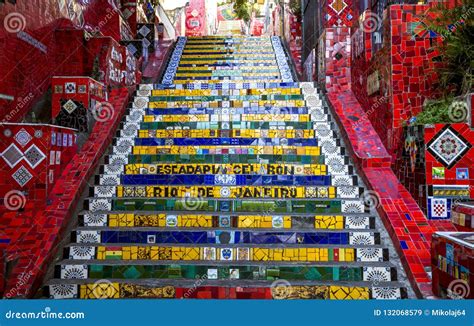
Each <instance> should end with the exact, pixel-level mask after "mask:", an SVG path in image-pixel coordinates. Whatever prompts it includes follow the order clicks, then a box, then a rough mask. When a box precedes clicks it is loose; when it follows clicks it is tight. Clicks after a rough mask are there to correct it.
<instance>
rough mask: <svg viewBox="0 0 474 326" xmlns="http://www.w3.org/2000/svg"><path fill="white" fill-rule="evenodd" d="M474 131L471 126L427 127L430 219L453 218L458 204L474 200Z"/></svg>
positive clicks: (428, 209) (428, 207) (427, 175)
mask: <svg viewBox="0 0 474 326" xmlns="http://www.w3.org/2000/svg"><path fill="white" fill-rule="evenodd" d="M473 143H474V131H473V130H472V129H470V128H469V125H468V124H465V123H457V124H450V125H444V124H436V125H434V126H432V127H426V128H425V144H426V148H425V160H426V163H425V168H426V170H425V174H426V185H427V216H428V218H431V219H450V218H451V207H452V206H453V205H454V204H455V203H456V202H461V201H466V200H469V199H473V198H474V175H473V173H474V169H473V167H474V150H473V149H472V144H473Z"/></svg>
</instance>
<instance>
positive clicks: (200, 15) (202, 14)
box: [185, 0, 207, 36]
mask: <svg viewBox="0 0 474 326" xmlns="http://www.w3.org/2000/svg"><path fill="white" fill-rule="evenodd" d="M185 17H186V18H185V25H186V36H204V35H205V34H206V33H207V26H206V1H205V0H191V1H190V2H189V6H187V7H186V13H185Z"/></svg>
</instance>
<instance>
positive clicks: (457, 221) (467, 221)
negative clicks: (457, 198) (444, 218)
mask: <svg viewBox="0 0 474 326" xmlns="http://www.w3.org/2000/svg"><path fill="white" fill-rule="evenodd" d="M451 221H452V222H453V224H454V225H455V226H456V229H458V230H459V231H470V232H473V231H474V203H473V202H459V203H457V204H455V205H454V206H453V208H452V210H451Z"/></svg>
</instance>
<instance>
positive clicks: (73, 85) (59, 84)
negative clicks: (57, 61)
mask: <svg viewBox="0 0 474 326" xmlns="http://www.w3.org/2000/svg"><path fill="white" fill-rule="evenodd" d="M51 85H52V90H53V99H52V116H51V118H53V119H56V122H57V124H58V125H60V126H64V127H69V128H75V129H77V130H80V129H83V128H87V125H88V124H87V120H88V115H87V113H88V111H89V110H92V109H93V107H92V106H91V105H92V103H95V102H96V101H97V102H101V101H105V100H106V98H107V94H106V90H105V86H104V85H103V84H101V83H99V82H97V81H95V80H94V79H92V78H89V77H54V78H53V79H52V82H51ZM89 112H90V111H89ZM80 131H86V130H80Z"/></svg>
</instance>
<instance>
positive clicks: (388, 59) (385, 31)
mask: <svg viewBox="0 0 474 326" xmlns="http://www.w3.org/2000/svg"><path fill="white" fill-rule="evenodd" d="M377 8H378V7H377ZM428 8H429V6H427V5H391V6H389V7H388V9H385V11H383V12H382V11H380V10H378V9H377V10H376V11H375V12H371V11H370V10H367V11H365V12H364V13H363V15H361V19H359V20H355V28H354V30H353V32H352V41H353V42H352V45H351V46H352V60H353V61H352V81H353V83H352V89H353V91H354V94H355V95H356V96H357V99H358V100H359V102H360V103H361V104H362V105H363V107H364V108H365V110H366V112H367V115H368V116H369V119H370V120H371V121H372V124H373V126H374V128H375V130H376V131H377V133H378V134H379V136H380V138H381V139H382V141H383V142H384V145H385V147H386V148H387V150H388V151H389V152H390V153H391V154H392V156H393V157H394V158H398V157H399V156H400V155H401V154H402V151H403V141H404V139H403V125H404V122H406V121H407V120H409V119H410V118H411V117H413V116H416V115H417V114H418V113H419V112H420V111H421V109H422V105H423V102H424V100H425V98H427V97H430V96H432V95H433V94H434V93H435V84H434V83H435V82H436V80H437V78H436V76H435V73H434V67H435V63H434V62H433V60H432V59H433V57H435V56H436V55H437V52H436V51H435V50H434V49H433V45H432V44H433V42H436V38H433V35H432V34H430V33H429V32H426V31H424V29H423V27H422V26H423V25H422V23H423V22H424V21H425V20H426V19H428V18H426V17H425V15H424V12H425V11H426V10H427V9H428ZM379 11H380V12H379ZM380 13H382V14H380ZM371 24H375V25H376V26H380V27H379V28H376V26H373V25H371ZM376 33H381V34H380V35H378V36H377V37H374V35H375V34H376ZM380 37H381V39H382V42H383V43H382V44H381V45H380V46H378V45H377V44H376V43H375V42H376V41H379V40H380Z"/></svg>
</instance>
